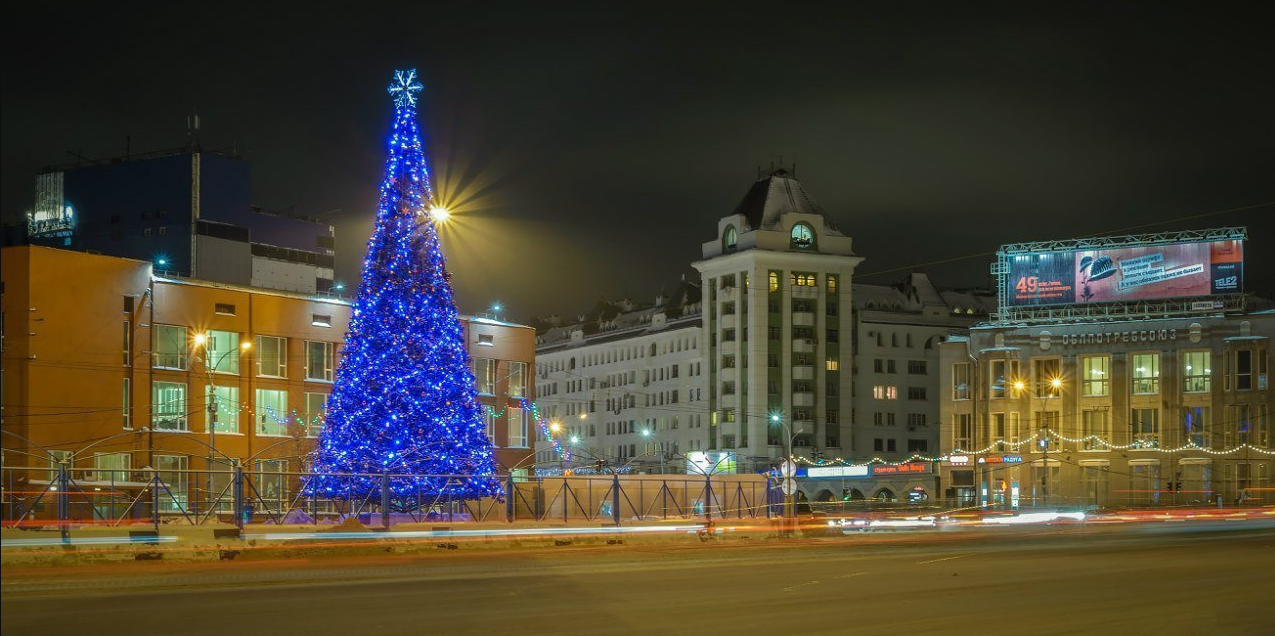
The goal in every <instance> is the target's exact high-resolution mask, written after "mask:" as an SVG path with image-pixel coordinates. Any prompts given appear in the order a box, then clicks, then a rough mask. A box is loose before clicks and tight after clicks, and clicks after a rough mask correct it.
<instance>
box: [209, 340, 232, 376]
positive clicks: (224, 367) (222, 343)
mask: <svg viewBox="0 0 1275 636" xmlns="http://www.w3.org/2000/svg"><path fill="white" fill-rule="evenodd" d="M204 346H205V351H204V356H206V357H205V359H204V368H206V369H208V370H209V371H211V372H213V373H229V374H232V375H238V374H239V334H237V333H235V332H233V331H209V332H208V340H207V341H206V342H205V343H204Z"/></svg>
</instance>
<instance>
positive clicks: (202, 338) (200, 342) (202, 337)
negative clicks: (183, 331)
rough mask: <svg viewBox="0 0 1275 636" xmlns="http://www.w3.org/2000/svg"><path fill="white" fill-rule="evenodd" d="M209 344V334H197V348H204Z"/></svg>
mask: <svg viewBox="0 0 1275 636" xmlns="http://www.w3.org/2000/svg"><path fill="white" fill-rule="evenodd" d="M207 342H208V334H206V333H197V334H195V346H196V347H202V346H204V345H205V344H206V343H207Z"/></svg>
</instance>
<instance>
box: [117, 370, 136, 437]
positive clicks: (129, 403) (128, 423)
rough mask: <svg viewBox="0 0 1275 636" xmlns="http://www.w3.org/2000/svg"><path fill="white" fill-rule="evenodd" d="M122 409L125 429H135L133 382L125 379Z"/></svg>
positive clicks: (121, 402) (130, 379)
mask: <svg viewBox="0 0 1275 636" xmlns="http://www.w3.org/2000/svg"><path fill="white" fill-rule="evenodd" d="M121 398H122V399H121V401H120V409H121V414H122V417H123V425H124V428H126V429H128V428H133V380H132V378H124V391H123V395H122V396H121Z"/></svg>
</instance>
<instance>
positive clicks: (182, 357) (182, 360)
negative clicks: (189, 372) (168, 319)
mask: <svg viewBox="0 0 1275 636" xmlns="http://www.w3.org/2000/svg"><path fill="white" fill-rule="evenodd" d="M154 365H155V368H156V369H174V370H177V371H185V370H186V328H185V327H178V326H175V325H155V362H154Z"/></svg>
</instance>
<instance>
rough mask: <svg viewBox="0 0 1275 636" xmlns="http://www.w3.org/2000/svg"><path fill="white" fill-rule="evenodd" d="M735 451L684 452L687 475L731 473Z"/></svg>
mask: <svg viewBox="0 0 1275 636" xmlns="http://www.w3.org/2000/svg"><path fill="white" fill-rule="evenodd" d="M735 469H736V465H735V453H732V452H729V451H707V452H705V451H691V452H689V453H687V454H686V474H688V475H723V474H726V475H733V474H735Z"/></svg>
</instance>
